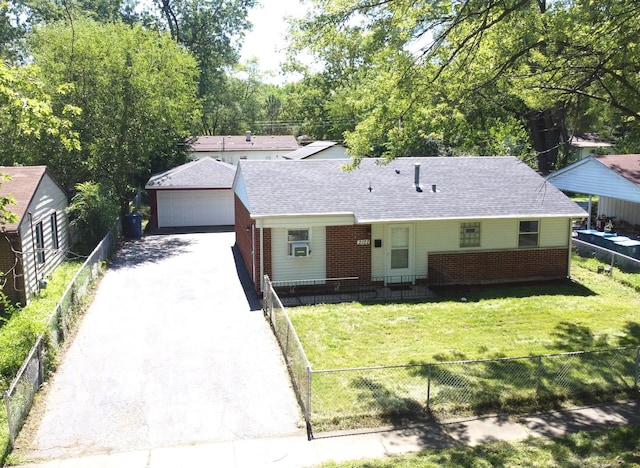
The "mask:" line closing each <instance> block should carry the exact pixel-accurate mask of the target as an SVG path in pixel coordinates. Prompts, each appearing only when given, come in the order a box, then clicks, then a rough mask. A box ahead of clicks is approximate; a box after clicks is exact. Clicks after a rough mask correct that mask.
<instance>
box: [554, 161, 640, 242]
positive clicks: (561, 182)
mask: <svg viewBox="0 0 640 468" xmlns="http://www.w3.org/2000/svg"><path fill="white" fill-rule="evenodd" d="M547 180H548V181H549V182H550V183H552V184H553V185H554V186H555V187H557V188H558V189H560V190H563V191H565V192H574V193H583V194H586V195H589V207H588V210H587V211H588V212H589V213H591V211H592V210H591V200H592V197H593V195H596V196H598V197H599V199H598V209H597V214H596V216H598V217H600V216H607V217H614V218H616V221H615V223H616V224H620V223H622V222H624V223H627V224H628V225H630V226H631V227H633V226H635V225H638V226H640V154H610V155H602V156H595V155H593V156H588V157H586V158H585V159H582V160H580V161H577V162H575V163H573V164H571V165H569V166H567V167H565V168H563V169H560V170H559V171H556V172H554V173H552V174H551V175H549V176H548V177H547ZM594 224H595V223H594V220H593V219H590V220H589V226H591V227H595V226H594ZM638 230H640V229H638Z"/></svg>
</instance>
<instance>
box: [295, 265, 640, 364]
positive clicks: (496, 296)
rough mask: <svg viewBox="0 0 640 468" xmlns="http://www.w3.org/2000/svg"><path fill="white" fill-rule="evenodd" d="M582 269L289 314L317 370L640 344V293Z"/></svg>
mask: <svg viewBox="0 0 640 468" xmlns="http://www.w3.org/2000/svg"><path fill="white" fill-rule="evenodd" d="M615 275H616V273H614V278H611V277H609V276H607V275H602V274H598V273H596V272H594V271H591V270H589V269H587V268H584V267H581V266H579V265H576V264H575V263H574V267H573V272H572V277H573V279H574V281H573V282H566V283H556V284H543V285H527V286H510V287H509V286H507V287H501V288H495V287H488V288H487V287H485V288H467V289H462V288H459V289H457V290H449V291H444V294H447V295H448V296H446V297H440V298H439V299H437V300H434V301H430V302H422V303H415V304H373V305H371V304H360V303H347V304H340V305H318V306H310V307H295V308H290V309H288V312H289V314H290V316H291V320H292V322H293V324H294V326H295V328H296V331H297V332H298V335H299V337H300V339H301V341H302V343H303V346H304V349H305V351H306V353H307V357H308V358H309V361H310V362H311V367H312V368H313V369H333V368H345V367H359V366H380V365H402V364H408V363H412V362H425V363H426V362H434V361H450V360H462V359H484V358H496V357H515V356H528V355H536V354H547V353H560V352H566V351H582V350H591V349H601V348H609V347H616V346H630V345H640V296H639V293H638V292H637V291H636V290H635V289H634V288H632V287H629V286H627V285H625V284H622V283H620V282H618V281H616V279H615Z"/></svg>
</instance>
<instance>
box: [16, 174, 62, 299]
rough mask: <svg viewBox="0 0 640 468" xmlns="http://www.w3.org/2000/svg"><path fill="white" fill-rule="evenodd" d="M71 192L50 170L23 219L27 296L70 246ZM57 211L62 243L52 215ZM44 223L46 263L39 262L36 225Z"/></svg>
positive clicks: (34, 289) (22, 231) (21, 227)
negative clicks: (68, 218)
mask: <svg viewBox="0 0 640 468" xmlns="http://www.w3.org/2000/svg"><path fill="white" fill-rule="evenodd" d="M66 207H67V195H66V194H65V193H64V192H63V191H62V189H61V188H60V186H58V185H57V184H56V183H55V182H54V181H53V180H52V179H51V178H50V177H49V176H48V175H47V174H45V175H44V177H43V178H42V181H41V182H40V185H39V186H38V188H37V190H36V193H35V195H34V197H33V199H32V201H31V203H30V204H29V207H28V208H27V209H26V210H25V212H26V213H31V215H30V216H29V215H26V216H24V217H23V218H22V219H21V220H20V228H19V229H20V240H21V242H22V251H23V255H22V259H23V263H24V282H25V293H26V296H27V300H29V299H30V298H31V297H33V295H34V294H35V293H36V292H38V281H39V280H41V279H44V278H47V277H48V276H49V275H51V273H52V272H53V270H54V269H55V268H56V267H57V266H58V265H59V264H60V263H61V262H62V261H63V260H64V258H65V255H66V253H67V249H68V248H69V242H70V239H69V228H68V227H69V225H68V220H67V216H66V212H65V209H66ZM54 213H56V219H57V226H58V247H57V248H56V247H55V244H54V238H53V233H52V230H51V222H50V220H51V216H52V215H53V214H54ZM39 223H42V241H43V248H42V252H43V253H44V257H45V258H44V260H45V261H44V263H38V262H37V260H38V250H37V247H36V246H37V241H36V226H37V225H38V224H39Z"/></svg>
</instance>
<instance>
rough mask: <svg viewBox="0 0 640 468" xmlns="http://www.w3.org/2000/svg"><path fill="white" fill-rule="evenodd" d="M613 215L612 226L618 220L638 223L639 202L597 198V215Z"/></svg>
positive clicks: (639, 219)
mask: <svg viewBox="0 0 640 468" xmlns="http://www.w3.org/2000/svg"><path fill="white" fill-rule="evenodd" d="M600 215H607V216H609V217H612V216H615V218H616V219H615V220H614V221H613V228H614V230H615V226H616V223H617V222H620V220H623V221H626V222H627V223H630V224H640V203H633V202H628V201H624V200H619V199H617V198H609V197H600V199H599V200H598V216H600Z"/></svg>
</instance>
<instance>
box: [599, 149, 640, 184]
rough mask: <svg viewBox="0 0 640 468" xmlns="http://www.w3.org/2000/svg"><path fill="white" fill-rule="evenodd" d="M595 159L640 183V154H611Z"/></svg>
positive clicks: (635, 182) (626, 177)
mask: <svg viewBox="0 0 640 468" xmlns="http://www.w3.org/2000/svg"><path fill="white" fill-rule="evenodd" d="M594 159H595V160H596V161H598V162H600V163H602V164H604V165H605V166H607V167H608V168H609V169H611V170H612V171H614V172H616V173H617V174H619V175H621V176H622V177H624V178H625V179H627V180H629V181H631V182H633V183H634V184H636V185H640V154H615V155H614V154H609V155H606V156H594Z"/></svg>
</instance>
